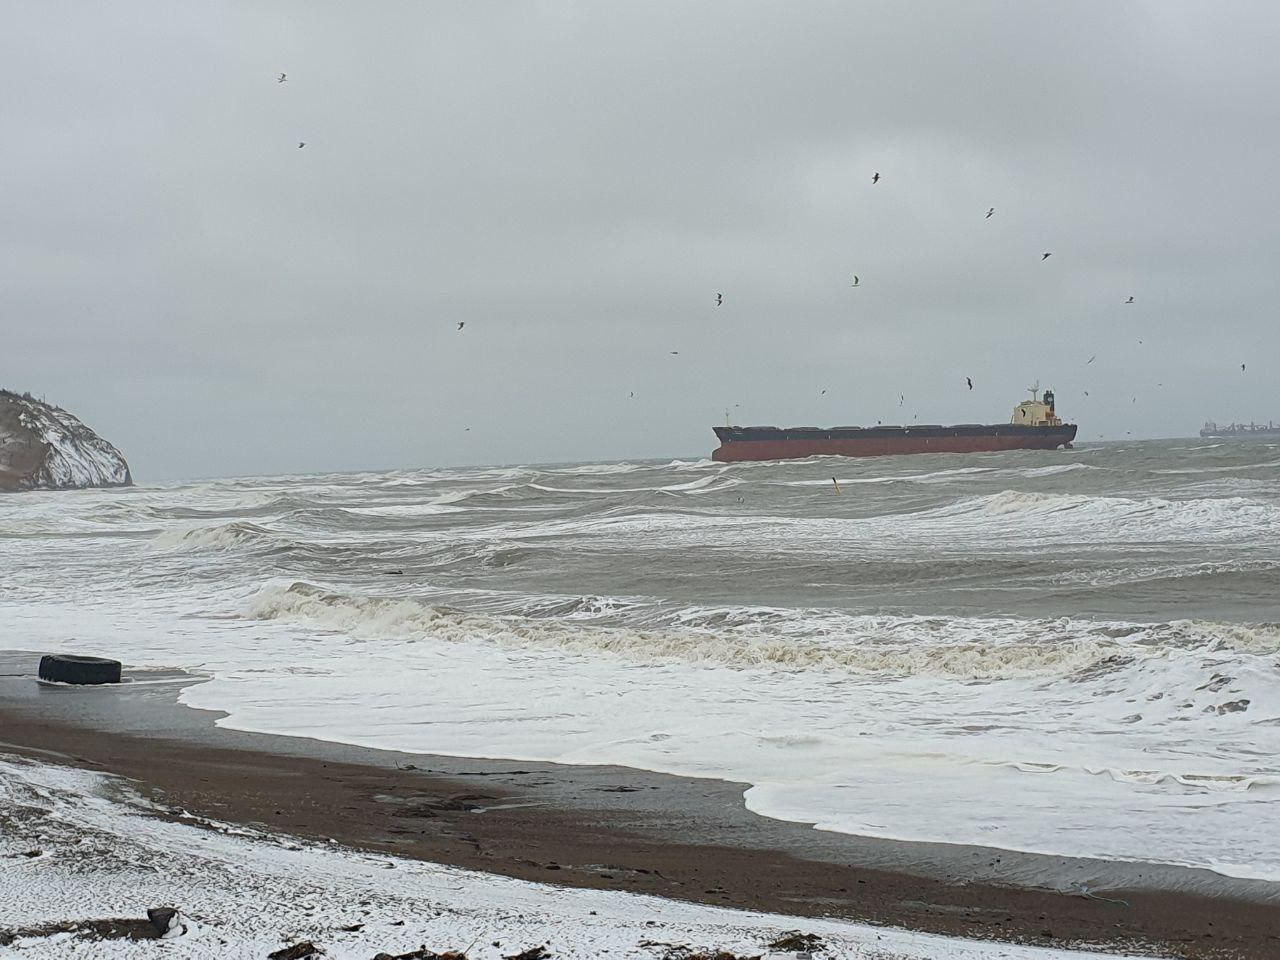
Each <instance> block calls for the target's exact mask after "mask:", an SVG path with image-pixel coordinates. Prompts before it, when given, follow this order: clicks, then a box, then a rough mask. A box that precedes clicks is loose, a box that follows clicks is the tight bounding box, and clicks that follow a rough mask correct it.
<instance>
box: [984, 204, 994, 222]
mask: <svg viewBox="0 0 1280 960" xmlns="http://www.w3.org/2000/svg"><path fill="white" fill-rule="evenodd" d="M995 215H996V208H995V207H988V208H987V215H986V217H984V218H983V219H985V220H990V219H991V218H992V217H994V216H995Z"/></svg>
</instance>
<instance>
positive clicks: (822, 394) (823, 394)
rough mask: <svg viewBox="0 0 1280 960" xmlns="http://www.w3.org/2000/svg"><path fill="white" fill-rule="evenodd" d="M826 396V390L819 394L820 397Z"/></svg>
mask: <svg viewBox="0 0 1280 960" xmlns="http://www.w3.org/2000/svg"><path fill="white" fill-rule="evenodd" d="M826 395H827V391H825V390H823V391H822V392H821V393H820V394H818V396H820V397H825V396H826Z"/></svg>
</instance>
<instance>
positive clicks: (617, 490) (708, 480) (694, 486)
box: [525, 476, 741, 496]
mask: <svg viewBox="0 0 1280 960" xmlns="http://www.w3.org/2000/svg"><path fill="white" fill-rule="evenodd" d="M717 480H719V481H720V482H719V483H717V482H716V481H717ZM739 483H741V481H740V480H736V479H734V478H732V477H729V478H725V479H721V478H720V477H719V476H710V477H699V478H698V479H697V480H689V481H688V482H686V483H668V484H661V485H658V486H652V487H552V486H548V485H546V484H542V483H527V484H525V486H527V487H528V488H529V489H531V490H539V491H541V492H543V493H589V494H599V495H605V496H609V495H613V494H624V493H710V492H715V491H720V490H728V489H729V488H730V487H736V486H738V484H739ZM713 485H714V486H713Z"/></svg>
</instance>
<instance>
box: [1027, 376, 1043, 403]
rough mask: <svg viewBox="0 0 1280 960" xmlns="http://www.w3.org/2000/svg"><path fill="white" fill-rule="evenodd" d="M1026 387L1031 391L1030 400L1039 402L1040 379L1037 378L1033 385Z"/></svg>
mask: <svg viewBox="0 0 1280 960" xmlns="http://www.w3.org/2000/svg"><path fill="white" fill-rule="evenodd" d="M1027 389H1028V390H1030V391H1031V402H1032V403H1039V402H1040V381H1039V380H1037V381H1036V385H1035V386H1034V387H1027Z"/></svg>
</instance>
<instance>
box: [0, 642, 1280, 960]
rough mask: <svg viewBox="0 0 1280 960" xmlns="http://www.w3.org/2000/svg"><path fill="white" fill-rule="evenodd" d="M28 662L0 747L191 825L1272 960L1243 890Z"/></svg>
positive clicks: (674, 890)
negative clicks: (194, 699)
mask: <svg viewBox="0 0 1280 960" xmlns="http://www.w3.org/2000/svg"><path fill="white" fill-rule="evenodd" d="M35 663H36V658H35V656H34V655H33V654H31V653H20V652H18V653H8V654H5V655H3V658H2V659H0V668H2V669H0V673H3V674H5V676H4V677H3V678H0V730H3V734H2V735H0V741H3V742H0V751H3V752H5V753H8V754H12V755H16V756H21V757H26V758H30V759H34V760H39V761H41V762H42V763H50V764H54V765H59V766H71V767H74V768H77V769H81V770H86V771H96V772H101V773H108V774H114V775H117V776H120V777H124V778H127V779H128V780H129V781H130V782H131V785H132V786H133V787H134V788H135V789H136V790H137V791H139V793H140V794H141V795H142V796H143V797H146V798H149V799H150V800H152V801H154V802H155V803H157V804H158V805H159V808H160V810H161V811H162V812H165V813H166V815H167V816H168V817H169V818H170V819H172V820H173V821H174V822H175V823H178V824H187V825H192V826H193V827H194V828H199V827H201V826H202V825H204V826H207V823H208V821H216V822H219V823H232V824H239V825H243V826H245V827H248V828H251V829H252V830H256V831H269V832H271V833H272V834H278V835H287V836H294V837H298V838H302V839H305V840H309V841H319V842H320V843H329V842H330V841H334V842H336V844H337V845H340V846H342V847H343V848H345V849H351V850H361V851H366V852H372V851H378V852H382V853H386V854H391V855H394V856H396V857H400V858H407V859H411V860H418V861H426V862H430V863H437V864H445V865H448V866H450V867H457V868H463V869H466V870H475V871H484V872H485V873H490V874H497V875H501V876H505V877H510V878H516V879H518V880H525V881H537V882H538V883H540V884H548V883H549V884H555V885H558V886H565V887H576V888H587V889H592V890H599V891H627V892H630V893H637V894H646V895H656V896H660V897H664V898H671V899H673V900H678V901H686V902H693V903H700V904H711V905H716V906H726V907H734V908H739V909H742V910H749V911H756V912H763V913H767V914H776V915H787V916H792V917H795V918H796V922H797V923H800V921H801V919H804V920H809V919H813V918H824V919H827V920H831V919H840V920H847V921H853V922H857V923H869V924H874V925H887V926H892V927H901V928H906V929H909V930H913V931H920V932H924V933H928V934H939V935H947V936H956V937H965V938H977V939H981V940H988V941H1000V942H1004V943H1026V944H1038V945H1046V946H1061V945H1066V944H1071V945H1083V946H1088V947H1090V948H1093V949H1101V950H1108V951H1116V950H1125V951H1127V950H1139V951H1142V952H1146V953H1154V954H1158V955H1162V956H1171V957H1187V958H1195V957H1242V958H1245V957H1247V958H1255V957H1256V958H1263V957H1272V956H1275V954H1276V951H1277V950H1280V896H1278V895H1277V892H1276V890H1275V888H1274V885H1272V884H1268V883H1264V882H1260V881H1247V880H1239V879H1231V878H1226V877H1222V876H1219V875H1217V874H1214V873H1211V872H1209V871H1204V870H1191V869H1185V868H1178V867H1171V866H1163V865H1151V864H1134V863H1123V862H1115V863H1109V862H1104V861H1091V860H1078V859H1069V858H1056V857H1042V856H1035V855H1029V854H1018V853H1011V852H1009V851H996V850H991V849H984V848H978V847H962V846H951V845H937V844H917V843H897V842H891V841H885V840H874V839H868V838H862V837H855V836H848V835H840V834H833V833H828V832H822V831H816V830H813V829H811V828H810V827H808V826H807V825H803V824H792V823H785V822H781V821H776V820H771V819H768V818H764V817H760V816H757V815H755V814H752V813H750V812H749V811H747V810H746V809H745V807H744V805H743V803H742V792H743V789H744V786H743V785H742V784H733V783H726V782H723V781H716V780H702V779H690V778H680V777H672V776H665V775H660V774H652V773H646V772H642V771H635V770H629V769H625V768H618V767H597V766H565V765H557V764H526V763H514V762H504V761H493V760H473V759H465V758H452V757H438V756H423V755H416V754H403V753H396V752H393V751H382V750H369V749H362V748H358V747H351V746H346V745H341V744H333V743H326V742H321V741H314V740H308V739H302V738H289V737H278V736H268V735H260V734H251V733H243V732H239V731H234V730H228V729H224V728H221V727H219V726H217V725H216V720H217V718H218V715H217V714H214V713H211V712H209V711H199V710H192V709H190V708H188V707H185V706H182V705H180V704H178V703H177V701H176V697H177V694H178V692H179V690H180V689H181V688H182V687H183V686H184V685H186V684H189V683H191V682H195V681H194V678H191V677H186V676H183V675H181V674H178V673H175V672H172V671H169V672H166V671H157V670H150V671H143V670H135V671H131V672H130V677H131V682H127V683H125V684H121V685H120V686H116V687H100V688H71V687H66V686H53V685H48V684H42V683H38V682H36V681H35V680H34V678H33V676H32V674H33V673H34V666H35ZM47 919H49V920H56V919H58V918H56V917H48V918H47Z"/></svg>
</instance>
